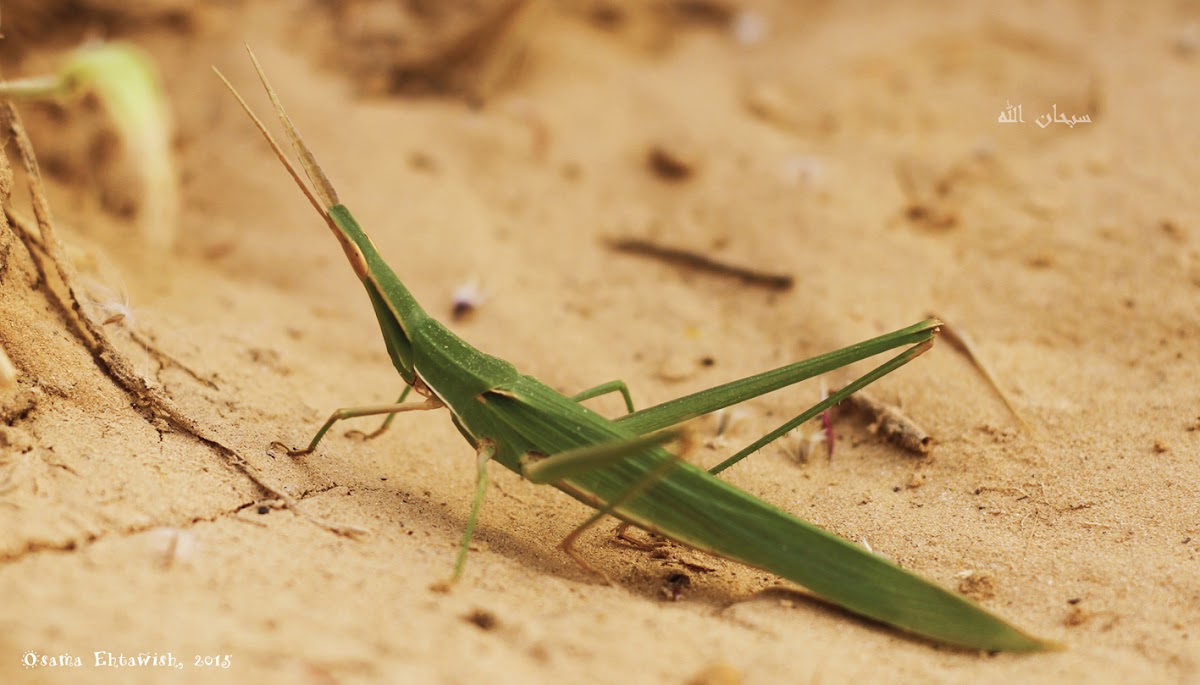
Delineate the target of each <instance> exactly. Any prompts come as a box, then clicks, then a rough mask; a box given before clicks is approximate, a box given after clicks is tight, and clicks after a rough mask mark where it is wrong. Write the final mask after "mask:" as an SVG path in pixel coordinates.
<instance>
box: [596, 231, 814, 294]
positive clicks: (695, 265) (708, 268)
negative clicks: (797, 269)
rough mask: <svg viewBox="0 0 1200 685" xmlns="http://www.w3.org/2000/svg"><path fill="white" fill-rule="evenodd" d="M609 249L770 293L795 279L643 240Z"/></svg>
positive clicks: (620, 241)
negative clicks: (719, 277) (732, 278)
mask: <svg viewBox="0 0 1200 685" xmlns="http://www.w3.org/2000/svg"><path fill="white" fill-rule="evenodd" d="M608 245H609V247H611V248H612V249H614V250H616V251H617V252H625V253H627V254H635V255H641V256H643V257H653V258H654V259H658V260H660V261H663V262H666V263H668V264H673V265H675V266H678V267H682V268H685V269H691V270H693V271H704V272H707V273H711V274H717V275H719V276H733V277H735V278H740V279H741V280H742V282H743V283H745V284H746V285H755V286H760V287H763V288H767V289H769V290H790V289H791V287H792V283H793V282H794V279H793V278H792V276H791V275H790V274H776V273H769V272H765V271H756V270H754V269H750V268H748V267H744V266H737V265H733V264H726V263H724V262H718V261H716V260H715V259H712V258H711V257H707V256H705V255H702V254H698V253H696V252H692V251H691V250H685V249H682V248H678V247H666V246H664V245H659V244H657V243H652V242H650V241H649V240H642V239H640V238H618V239H616V240H612V241H609V244H608Z"/></svg>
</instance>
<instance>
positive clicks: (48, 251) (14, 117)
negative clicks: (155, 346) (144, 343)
mask: <svg viewBox="0 0 1200 685" xmlns="http://www.w3.org/2000/svg"><path fill="white" fill-rule="evenodd" d="M0 119H3V127H4V128H7V129H8V130H9V131H10V132H11V134H12V137H13V140H14V141H15V142H16V144H17V150H18V153H19V155H20V157H21V161H22V163H23V164H24V167H25V172H26V174H27V176H28V177H29V192H30V198H31V201H32V203H33V213H34V216H35V218H36V219H37V225H38V229H39V232H40V236H38V237H35V236H34V235H33V234H32V232H30V231H28V230H25V228H27V227H23V226H22V225H21V224H20V223H17V222H14V224H13V225H14V226H16V228H17V231H16V232H17V234H18V236H19V237H20V238H21V240H22V242H23V243H24V244H25V246H26V249H27V250H29V253H30V255H31V257H32V258H33V260H34V263H35V264H36V266H37V269H38V271H39V273H40V275H41V277H42V281H43V283H47V284H48V279H47V272H46V267H45V264H43V262H42V260H41V259H39V258H38V257H37V256H36V255H38V254H39V253H40V254H42V255H44V256H45V258H46V259H49V261H50V263H51V264H52V265H53V267H54V272H55V274H56V275H57V276H58V279H59V281H60V282H61V283H62V285H63V287H64V288H65V289H66V291H67V297H68V300H69V303H64V302H62V300H61V299H60V298H59V297H58V295H57V294H54V293H53V290H52V289H51V288H49V287H47V291H49V292H50V293H51V299H52V300H54V301H55V303H56V304H57V305H58V306H60V307H61V308H62V309H64V310H67V309H69V310H70V314H71V315H68V316H67V317H66V318H67V320H68V321H70V322H72V326H73V327H74V328H75V331H76V333H77V334H78V337H79V339H80V341H81V342H83V344H84V345H85V346H86V347H87V348H88V351H89V352H91V354H92V358H93V359H95V361H96V363H97V365H99V366H100V368H101V369H103V370H104V372H105V373H106V374H108V376H109V377H111V378H112V379H113V380H114V381H115V382H116V383H117V384H118V385H119V386H120V387H121V388H123V389H124V390H125V391H126V392H128V393H129V394H130V395H131V396H132V397H133V398H134V399H135V402H134V406H135V407H136V408H137V409H138V411H139V412H141V413H142V415H143V416H145V417H146V419H147V420H149V421H154V420H156V419H158V418H163V419H166V421H167V422H168V423H169V424H170V425H172V426H173V427H175V428H176V429H178V430H181V431H183V432H185V433H187V434H189V435H191V436H193V437H194V438H196V439H197V440H199V441H200V442H201V443H203V444H204V445H206V446H207V447H209V448H210V449H212V450H213V451H214V452H216V453H217V454H218V455H220V456H221V458H222V459H224V460H225V462H226V463H228V464H229V465H230V466H233V467H234V468H236V469H238V470H240V471H241V472H242V473H244V474H245V475H246V477H248V478H249V479H250V480H251V481H253V482H254V483H255V484H256V485H257V486H259V487H260V488H262V489H263V490H265V491H266V492H268V493H270V494H271V495H273V496H275V497H277V498H279V499H280V500H281V501H282V502H284V504H285V505H287V507H288V508H289V509H291V510H292V511H293V512H294V513H295V514H297V515H298V516H301V517H302V518H305V519H307V520H308V521H310V522H312V523H313V524H315V525H317V526H320V527H322V528H325V529H326V530H329V531H331V532H334V533H337V534H339V535H346V536H354V535H357V534H361V533H363V532H364V531H363V530H362V529H358V528H356V527H353V526H342V525H337V524H333V523H330V522H327V521H324V520H322V519H320V518H318V517H316V516H314V515H312V514H309V513H308V512H307V511H306V510H305V509H304V508H303V507H301V506H300V503H299V502H298V501H296V500H295V499H294V498H293V497H292V496H291V495H289V494H288V493H287V492H285V491H284V489H283V488H282V487H281V486H279V485H276V484H275V483H273V482H271V481H270V480H269V479H268V478H267V477H266V476H265V475H264V474H263V473H262V472H261V471H259V469H258V468H257V467H255V466H254V465H253V464H251V463H250V462H248V461H247V460H246V459H245V458H244V457H242V455H240V454H239V453H238V452H237V451H236V450H234V449H233V448H231V447H228V446H226V445H225V444H224V443H222V442H221V441H220V440H219V439H218V438H217V437H216V436H215V434H214V433H213V431H212V430H211V429H209V428H207V427H205V426H202V425H201V424H200V423H199V422H197V421H196V420H195V419H193V418H192V417H190V416H188V415H187V413H185V412H184V411H183V410H182V409H181V408H179V407H178V406H177V405H176V404H175V403H174V402H173V401H172V400H171V399H170V398H169V397H167V395H166V393H164V392H163V391H162V390H161V389H158V388H155V387H151V386H150V385H149V384H148V383H147V382H146V380H145V379H144V378H142V376H140V375H139V374H138V373H137V372H136V371H135V370H134V368H133V365H132V364H131V363H130V362H129V360H128V359H127V358H126V357H125V356H124V355H123V354H121V352H120V351H119V350H118V349H116V347H114V346H113V344H112V341H111V340H110V339H109V337H108V335H107V333H106V332H105V330H104V326H103V324H102V323H101V322H100V321H99V320H97V319H96V318H95V317H93V316H92V314H91V313H90V312H89V311H88V310H87V309H86V308H85V307H83V306H82V305H81V304H80V298H79V289H78V287H77V286H76V285H75V284H76V280H77V279H76V277H75V272H74V267H73V266H72V265H71V263H70V262H69V261H68V260H67V259H66V257H65V256H64V254H63V249H62V244H61V243H60V242H59V241H58V238H57V236H56V234H55V230H54V223H53V219H52V218H51V215H50V206H49V203H48V202H47V200H46V195H45V191H44V189H43V186H42V179H41V174H40V171H39V170H38V164H37V159H36V157H35V156H34V153H33V145H32V144H31V142H30V140H29V136H28V134H27V133H26V132H25V127H24V126H23V125H22V124H21V120H20V116H19V115H18V114H17V112H16V109H15V108H13V106H12V104H11V103H9V102H5V103H4V104H3V106H2V108H0ZM10 214H11V213H10ZM39 238H40V239H39ZM68 304H69V306H68Z"/></svg>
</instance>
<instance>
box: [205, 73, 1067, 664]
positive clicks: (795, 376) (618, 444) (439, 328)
mask: <svg viewBox="0 0 1200 685" xmlns="http://www.w3.org/2000/svg"><path fill="white" fill-rule="evenodd" d="M250 57H251V60H252V61H253V62H254V66H255V69H256V70H257V71H258V75H259V78H260V80H261V81H262V84H263V87H264V88H265V89H266V91H267V94H268V96H269V97H270V99H271V102H272V105H273V106H274V108H275V111H276V114H277V116H278V117H279V120H280V122H281V123H282V125H283V127H284V129H285V130H286V132H287V135H288V138H289V139H290V141H291V143H292V147H293V148H294V149H295V151H296V153H297V154H298V155H299V157H300V163H301V166H302V167H303V168H304V171H305V174H306V175H307V177H308V179H309V182H310V183H311V184H312V186H313V187H312V188H311V189H310V188H309V187H308V185H307V184H306V183H305V182H304V180H303V179H302V178H301V176H300V174H299V172H298V171H297V169H296V167H295V166H294V165H293V164H292V163H291V162H290V161H289V159H288V157H287V154H286V153H285V152H284V150H283V149H282V148H281V147H280V145H279V144H278V143H277V142H276V141H275V140H274V138H273V137H272V136H271V134H270V133H269V132H268V130H267V128H266V126H265V125H264V124H263V123H262V121H261V120H259V119H258V117H257V116H256V115H255V114H254V112H253V111H252V110H251V108H250V107H249V105H247V104H246V102H245V100H244V99H243V98H242V97H241V95H240V94H238V92H237V91H236V89H234V88H233V86H232V85H231V84H230V83H229V81H228V80H227V79H225V77H224V75H222V74H221V73H220V71H217V74H218V76H220V77H221V79H222V80H224V81H225V84H226V86H228V87H229V89H230V91H232V92H233V94H234V96H235V97H237V99H238V101H239V102H240V103H241V105H242V107H243V108H244V109H245V110H246V113H247V114H248V115H249V116H250V118H251V119H252V120H253V121H254V123H255V125H256V126H257V127H258V129H259V130H260V131H261V132H262V134H263V136H264V137H265V138H266V140H267V142H268V143H269V144H270V146H271V148H272V149H273V150H274V152H275V154H276V155H277V156H278V157H279V159H280V161H281V162H282V163H283V164H284V166H285V167H286V168H287V170H288V172H289V173H290V174H291V175H292V178H293V179H294V180H295V182H296V184H297V185H298V186H299V187H300V189H301V190H302V191H303V192H304V194H305V196H306V197H307V198H308V200H309V202H310V203H312V205H313V207H314V208H315V209H316V210H317V212H318V213H319V214H320V215H321V217H322V218H323V219H324V220H325V223H326V224H327V225H328V226H329V228H330V230H331V231H332V232H333V235H334V237H335V238H337V240H338V242H339V243H340V244H341V247H342V250H343V252H345V254H346V258H347V259H348V260H349V262H350V266H351V267H352V268H353V269H354V273H355V274H356V275H357V276H358V278H359V279H360V280H361V281H362V283H363V286H364V287H365V288H366V290H367V297H368V298H369V299H370V300H371V306H372V307H373V308H374V310H375V315H376V317H377V318H378V320H379V327H380V330H381V331H382V333H383V339H384V344H385V345H386V347H387V352H388V355H389V356H390V357H391V360H392V364H393V365H394V366H395V367H396V370H397V371H398V372H399V373H400V377H401V378H402V379H403V380H404V383H405V384H406V388H405V391H404V394H403V395H401V396H400V398H399V400H397V402H396V403H395V404H390V405H377V406H371V407H358V408H351V409H340V410H338V411H336V412H334V413H333V415H332V416H331V417H330V418H329V420H328V421H327V422H326V423H325V424H324V425H323V426H322V427H321V428H320V430H319V431H318V432H317V434H316V435H315V436H314V437H313V439H312V442H311V443H309V445H308V447H307V448H306V449H303V450H296V451H293V452H291V453H292V454H294V455H297V454H306V453H308V452H311V451H313V450H314V449H315V448H316V446H317V444H318V443H319V442H320V441H321V438H322V437H323V436H324V435H325V433H326V432H327V431H328V430H329V429H330V427H331V426H332V425H333V424H334V423H336V422H337V421H340V420H342V419H346V418H350V417H356V416H367V415H373V414H374V415H382V414H387V415H389V420H390V418H391V416H394V415H395V414H396V413H399V412H404V411H413V410H432V409H441V408H445V409H447V410H449V413H450V420H451V421H452V422H453V423H454V426H455V428H457V429H458V431H459V433H461V434H462V436H463V437H464V438H465V439H466V440H467V442H468V443H470V444H471V446H472V447H473V448H474V449H475V450H476V453H477V457H478V458H477V460H476V467H477V481H476V482H477V487H476V491H475V497H474V501H473V503H472V506H471V512H470V515H469V517H468V519H467V525H466V531H465V533H464V535H463V540H462V544H461V546H460V547H459V552H458V558H457V561H456V563H455V567H454V574H453V579H457V578H458V577H459V576H460V575H461V574H462V571H463V568H464V564H465V561H466V554H467V549H468V546H469V544H470V541H471V538H472V535H473V534H474V530H475V524H476V521H477V520H478V517H479V511H480V507H481V505H482V503H483V498H484V493H485V491H486V488H487V482H488V481H487V478H488V476H487V464H488V462H490V461H493V460H494V461H497V462H499V463H500V464H501V465H503V466H504V467H505V468H507V469H509V470H511V471H514V472H516V473H518V474H520V475H522V476H524V477H525V478H527V479H529V480H531V481H533V482H535V483H549V484H551V485H553V486H555V487H557V488H558V489H559V490H562V491H563V492H565V493H567V494H569V495H571V496H572V497H574V498H576V499H578V500H579V501H581V502H583V503H584V504H587V505H589V506H592V507H594V508H596V509H597V510H598V511H597V513H596V514H595V515H593V516H592V517H591V518H590V519H588V520H587V521H586V522H585V523H584V524H583V525H581V526H580V527H579V528H577V529H576V530H575V531H574V532H573V533H571V534H570V535H569V536H568V537H567V538H566V539H565V540H564V541H563V543H562V545H561V547H562V549H563V550H564V551H566V552H567V553H568V554H570V555H571V556H572V557H573V558H574V559H575V560H576V561H578V562H579V563H580V564H581V565H582V566H584V567H585V568H588V569H591V567H590V566H589V565H588V564H587V562H586V561H585V560H584V559H583V558H582V557H580V556H579V554H578V553H577V552H575V551H574V549H573V543H574V541H575V539H576V538H577V537H578V535H579V533H580V532H581V531H583V530H584V529H586V528H587V527H588V526H590V525H592V524H594V523H596V522H597V521H599V520H600V519H601V518H603V517H604V516H606V515H612V516H614V517H616V518H618V519H620V520H621V521H622V522H623V525H634V526H637V527H639V528H642V529H645V530H646V531H649V532H651V533H654V534H657V535H660V536H663V537H665V538H669V539H671V540H674V541H676V542H679V543H682V544H685V545H688V546H690V547H693V548H695V549H698V550H701V551H704V552H708V553H710V554H714V555H717V556H721V557H725V558H727V559H732V560H734V561H738V562H741V563H744V564H747V565H749V566H753V567H756V568H760V569H764V570H767V571H770V572H772V573H775V574H778V575H779V576H782V577H783V578H786V579H788V580H791V581H793V582H796V583H799V584H800V585H803V586H804V587H806V588H808V589H809V590H811V591H812V592H815V593H816V594H817V595H819V596H821V597H823V598H825V599H826V600H828V601H830V602H832V603H834V604H837V605H840V606H842V607H844V608H846V609H848V610H850V611H853V612H855V613H858V614H860V615H862V616H865V617H868V618H871V619H874V620H876V621H881V622H883V623H886V624H889V625H891V626H894V627H896V628H899V629H901V630H904V631H908V632H910V633H914V634H916V635H919V636H923V637H925V638H928V639H930V640H934V641H938V642H943V643H947V644H950V645H956V646H960V647H965V648H973V649H985V650H1009V651H1036V650H1043V649H1049V648H1053V647H1054V645H1053V643H1050V642H1046V641H1043V640H1040V639H1037V638H1035V637H1032V636H1030V635H1028V634H1026V633H1024V632H1022V631H1020V630H1018V629H1017V628H1015V627H1013V626H1011V625H1009V624H1008V623H1006V622H1004V621H1003V620H1001V619H1000V618H998V617H996V616H994V615H992V614H990V613H988V612H987V611H986V610H985V609H983V608H982V607H980V606H979V605H977V604H975V603H973V602H971V601H970V600H968V599H966V598H965V597H962V596H960V595H957V594H955V593H952V592H949V591H947V590H945V589H943V588H941V587H939V586H938V585H935V584H933V583H931V582H929V581H927V580H924V579H922V578H920V577H919V576H917V575H915V574H912V573H910V572H908V571H905V570H903V569H901V568H900V567H899V566H897V565H895V564H893V563H892V562H890V561H888V560H886V559H884V558H882V557H879V556H877V555H875V554H873V553H871V552H869V551H868V550H866V549H863V548H861V547H859V546H857V545H854V544H852V543H850V542H847V541H846V540H843V539H842V538H839V537H837V536H836V535H833V534H831V533H829V532H826V531H824V530H822V529H820V528H817V527H816V526H814V525H812V524H810V523H807V522H805V521H802V520H800V519H799V518H796V517H794V516H792V515H790V514H788V513H786V512H784V511H782V510H780V509H778V508H776V507H774V506H771V505H770V504H767V503H766V502H763V501H762V500H759V499H757V498H755V497H753V496H751V495H750V494H748V493H746V492H743V491H742V490H739V489H737V488H735V487H733V486H732V485H729V484H728V483H726V482H724V481H722V480H720V479H718V478H716V477H715V475H714V474H716V473H718V472H720V471H721V470H723V469H725V468H728V467H729V466H732V465H733V464H735V463H737V462H738V461H740V460H742V459H744V458H745V457H747V456H749V455H750V454H752V453H754V452H756V451H757V450H759V449H761V448H762V447H763V446H764V445H767V444H768V443H770V442H772V441H773V440H776V439H777V438H779V437H781V436H782V435H784V434H786V433H787V432H789V431H791V430H792V429H793V428H795V427H796V426H799V425H800V424H802V423H804V422H805V421H808V420H810V419H812V418H814V417H816V416H819V415H820V414H821V413H822V412H823V411H825V410H826V409H828V408H830V407H832V406H834V405H835V404H837V403H838V402H840V401H841V400H843V399H844V398H846V397H848V396H849V395H850V394H851V393H853V392H855V391H857V390H858V389H860V388H862V387H863V386H865V385H867V384H868V383H871V382H872V381H874V380H876V379H878V378H880V377H882V376H884V375H886V374H887V373H889V372H891V371H892V370H894V369H896V368H898V367H900V366H902V365H903V364H905V363H907V362H908V361H910V360H911V359H913V358H914V357H916V356H917V355H919V354H921V353H922V352H924V351H925V350H927V349H929V348H930V346H931V345H932V344H933V337H934V335H935V334H936V333H937V331H938V326H939V323H940V322H938V321H937V320H935V319H929V320H926V321H922V322H920V323H917V324H915V325H912V326H909V327H907V328H903V329H901V330H898V331H895V332H893V333H889V334H887V335H883V336H880V337H878V338H874V339H872V340H868V341H866V342H862V343H859V344H857V345H852V346H850V347H846V348H844V349H841V350H838V351H836V352H831V353H828V354H825V355H821V356H819V357H814V358H812V359H809V360H806V361H802V362H797V363H793V364H788V365H786V366H782V367H780V368H777V369H775V370H772V371H767V372H765V373H761V374H758V375H755V376H750V377H748V378H744V379H741V380H737V381H733V382H730V383H726V384H724V385H720V386H717V387H714V388H711V389H709V390H705V391H702V392H698V393H695V394H692V395H688V396H686V397H681V398H679V399H676V400H672V401H669V402H665V403H663V404H659V405H657V406H654V407H650V408H647V409H642V410H640V411H634V409H633V403H632V401H631V400H630V395H629V390H628V388H627V387H626V386H625V384H624V382H622V381H613V382H610V383H605V384H602V385H599V386H597V387H595V388H593V389H591V390H587V391H584V392H582V393H579V394H578V395H575V396H574V397H567V396H564V395H562V394H560V393H559V392H557V391H555V390H554V389H552V388H550V387H549V386H547V385H546V384H544V383H542V382H541V381H539V380H537V379H536V378H533V377H532V376H526V375H522V374H521V373H520V372H519V371H517V369H516V368H515V367H514V366H513V365H512V364H510V363H509V362H507V361H504V360H502V359H498V358H496V357H493V356H490V355H488V354H485V353H484V352H481V351H480V350H477V349H475V348H474V347H472V346H470V345H468V344H467V343H466V342H464V341H463V340H462V339H461V338H459V337H458V336H457V335H455V334H454V333H452V332H451V331H450V330H449V329H448V328H446V327H445V326H444V325H443V324H442V323H441V322H439V321H437V320H436V319H434V318H432V317H431V316H429V315H428V314H427V313H426V312H425V310H424V309H422V308H421V306H420V304H418V303H417V301H416V300H415V299H414V298H413V296H412V294H411V293H410V292H409V291H408V289H407V288H406V287H405V286H404V284H403V283H402V282H401V281H400V279H399V278H398V277H397V276H396V274H395V273H394V272H393V271H392V269H391V267H389V266H388V265H387V263H386V262H384V261H383V258H382V257H380V255H379V252H378V251H377V250H376V248H375V245H374V243H372V242H371V239H370V238H369V237H367V235H366V234H365V233H364V232H363V230H362V229H361V228H360V227H359V225H358V223H357V222H356V221H355V220H354V217H353V216H351V214H350V210H348V209H347V208H346V207H345V206H344V205H342V204H341V203H340V202H339V201H338V198H337V194H336V192H335V191H334V188H333V185H332V184H331V183H330V182H329V180H328V179H327V178H326V177H325V175H324V173H323V172H322V170H321V168H320V166H319V165H318V164H317V161H316V159H315V158H314V157H313V155H312V153H311V151H309V149H308V147H307V146H306V145H305V144H304V142H303V141H302V140H301V139H300V135H299V133H298V132H297V131H296V129H295V127H294V126H293V124H292V122H291V120H290V118H289V117H288V115H287V114H286V112H285V111H284V109H283V106H282V105H281V104H280V102H279V99H278V97H277V96H276V94H275V91H274V90H273V89H272V88H271V85H270V83H269V82H268V80H267V77H266V74H265V73H264V72H263V70H262V67H261V66H260V65H259V63H258V60H257V59H255V57H254V55H253V53H251V55H250ZM906 346H907V349H905V350H904V351H903V352H901V353H900V354H899V355H897V356H896V357H894V358H893V359H891V360H890V361H888V362H886V363H884V364H882V365H881V366H879V367H878V368H876V369H875V370H873V371H871V372H870V373H867V374H866V375H864V376H862V377H861V378H859V379H858V380H856V381H854V382H853V383H850V384H849V385H847V386H845V387H844V388H842V389H841V390H840V391H838V392H835V393H833V394H832V395H830V396H829V397H828V398H827V399H826V400H824V401H823V402H821V403H819V404H817V405H815V406H813V407H812V408H810V409H809V410H807V411H805V412H803V413H802V414H800V415H798V416H796V417H795V418H793V419H791V420H789V421H787V422H786V423H784V424H783V425H781V426H780V427H779V428H777V429H775V430H773V431H771V432H770V433H768V434H766V435H764V436H763V437H762V438H760V439H758V440H756V441H754V442H753V443H751V444H750V445H748V446H747V447H746V448H745V449H743V450H741V451H740V452H738V453H737V454H735V455H733V456H732V457H730V458H729V459H727V460H725V461H724V462H722V463H721V464H720V465H718V466H717V467H715V468H713V469H712V470H711V471H704V470H702V469H700V468H697V467H695V466H692V465H691V464H688V463H687V462H685V461H682V460H680V459H679V458H677V457H676V456H675V455H674V454H672V453H671V452H669V451H668V450H667V449H665V448H664V447H663V445H664V444H665V443H667V442H669V441H670V440H672V439H673V438H675V437H677V436H678V435H679V433H680V431H679V430H678V429H675V428H673V427H674V426H678V425H679V424H681V423H682V422H684V421H688V420H690V419H693V418H695V417H698V416H702V415H704V414H707V413H709V412H713V411H716V410H718V409H721V408H724V407H728V406H731V405H734V404H737V403H739V402H743V401H745V400H747V399H750V398H754V397H757V396H759V395H762V394H764V393H768V392H771V391H773V390H777V389H780V388H783V387H786V386H789V385H791V384H793V383H797V382H799V381H801V380H804V379H806V378H810V377H812V376H815V375H818V374H822V373H826V372H828V371H831V370H834V369H838V368H840V367H842V366H845V365H846V364H850V363H852V362H855V361H858V360H861V359H865V358H868V357H871V356H874V355H876V354H878V353H881V352H885V351H887V350H892V349H895V348H901V347H906ZM410 392H416V393H417V395H419V396H421V398H422V399H420V400H418V401H411V402H405V399H406V398H407V396H408V394H409V393H410ZM614 392H619V393H621V395H622V396H623V397H624V398H625V403H626V406H627V408H628V410H629V413H627V414H625V415H623V416H621V417H619V418H616V419H608V418H605V417H603V416H601V415H600V414H597V413H596V412H594V411H592V410H590V409H588V408H587V407H585V406H583V405H582V404H581V401H583V400H585V399H589V398H592V397H597V396H600V395H603V394H606V393H614ZM385 426H386V424H385ZM601 575H602V574H601Z"/></svg>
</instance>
